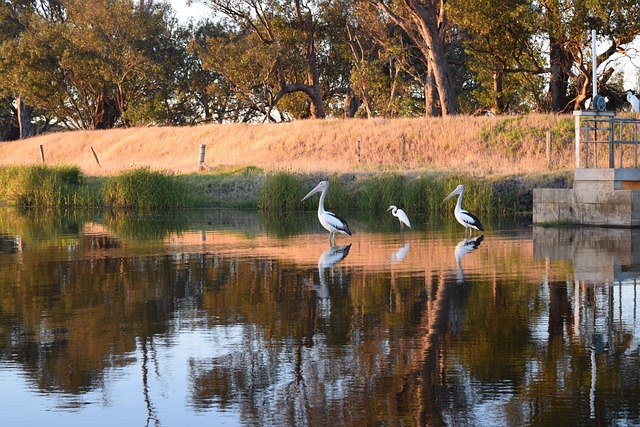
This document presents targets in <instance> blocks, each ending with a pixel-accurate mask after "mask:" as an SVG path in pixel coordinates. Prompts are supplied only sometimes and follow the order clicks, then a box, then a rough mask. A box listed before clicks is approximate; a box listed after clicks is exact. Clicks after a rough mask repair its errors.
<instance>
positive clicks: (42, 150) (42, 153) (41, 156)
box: [40, 144, 44, 163]
mask: <svg viewBox="0 0 640 427" xmlns="http://www.w3.org/2000/svg"><path fill="white" fill-rule="evenodd" d="M40 159H41V160H42V163H44V147H42V144H40Z"/></svg>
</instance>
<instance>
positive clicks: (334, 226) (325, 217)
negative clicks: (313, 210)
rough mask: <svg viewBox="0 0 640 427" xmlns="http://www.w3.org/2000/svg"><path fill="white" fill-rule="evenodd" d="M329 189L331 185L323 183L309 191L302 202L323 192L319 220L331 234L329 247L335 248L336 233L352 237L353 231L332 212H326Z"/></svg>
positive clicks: (319, 207)
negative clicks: (326, 198) (325, 203)
mask: <svg viewBox="0 0 640 427" xmlns="http://www.w3.org/2000/svg"><path fill="white" fill-rule="evenodd" d="M328 189H329V183H328V182H327V181H321V182H320V183H319V184H318V185H316V187H315V188H314V189H313V190H311V191H309V193H308V194H307V195H306V196H304V197H303V198H302V200H306V199H307V198H308V197H309V196H311V195H312V194H315V193H318V192H320V191H321V192H322V194H321V195H320V201H319V202H318V219H319V220H320V224H322V226H323V227H324V228H325V230H327V231H328V232H329V245H331V246H333V245H334V244H335V239H336V238H335V233H336V232H338V233H342V234H348V235H349V236H351V230H349V224H347V221H345V220H344V219H342V218H340V217H339V216H338V215H336V214H334V213H332V212H329V211H326V210H324V199H325V197H326V196H327V190H328Z"/></svg>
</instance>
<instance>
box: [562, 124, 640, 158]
mask: <svg viewBox="0 0 640 427" xmlns="http://www.w3.org/2000/svg"><path fill="white" fill-rule="evenodd" d="M576 113H582V114H574V115H575V116H576V129H575V132H576V135H575V139H576V141H575V142H576V168H580V167H584V168H598V167H601V168H616V167H617V168H625V167H627V168H637V167H638V163H639V162H638V145H639V144H640V141H638V136H639V134H638V128H639V127H640V119H636V118H616V117H615V113H610V114H608V115H606V116H605V117H599V116H596V115H595V114H589V112H576ZM582 160H584V165H582ZM599 163H601V164H602V163H603V165H602V166H599ZM616 163H617V165H616ZM604 165H606V166H604Z"/></svg>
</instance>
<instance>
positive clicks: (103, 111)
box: [93, 93, 119, 129]
mask: <svg viewBox="0 0 640 427" xmlns="http://www.w3.org/2000/svg"><path fill="white" fill-rule="evenodd" d="M118 116H119V114H118V108H117V107H116V103H115V102H114V101H113V100H111V99H108V98H107V96H106V95H105V94H104V93H103V94H101V95H100V96H99V97H98V99H97V100H96V112H95V116H94V119H93V120H94V122H93V128H94V129H111V128H112V127H113V126H114V125H115V122H116V119H117V118H118Z"/></svg>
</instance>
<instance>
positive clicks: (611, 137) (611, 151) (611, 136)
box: [608, 119, 616, 169]
mask: <svg viewBox="0 0 640 427" xmlns="http://www.w3.org/2000/svg"><path fill="white" fill-rule="evenodd" d="M608 121H609V168H611V169H613V168H615V167H616V165H615V161H614V158H615V152H614V146H613V140H614V139H615V136H616V133H615V129H614V123H613V119H609V120H608Z"/></svg>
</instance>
